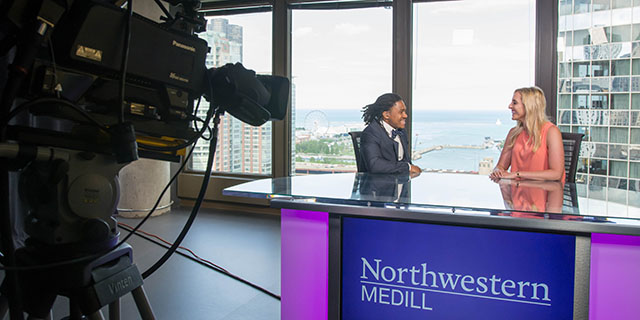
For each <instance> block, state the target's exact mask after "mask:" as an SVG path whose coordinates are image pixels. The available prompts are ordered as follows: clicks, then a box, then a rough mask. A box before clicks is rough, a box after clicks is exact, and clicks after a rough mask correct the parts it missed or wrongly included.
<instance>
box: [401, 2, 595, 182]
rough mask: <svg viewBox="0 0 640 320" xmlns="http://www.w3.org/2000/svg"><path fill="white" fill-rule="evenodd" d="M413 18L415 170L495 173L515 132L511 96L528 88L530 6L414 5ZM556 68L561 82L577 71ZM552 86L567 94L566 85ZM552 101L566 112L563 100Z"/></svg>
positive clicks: (532, 13)
mask: <svg viewBox="0 0 640 320" xmlns="http://www.w3.org/2000/svg"><path fill="white" fill-rule="evenodd" d="M413 12H414V41H413V44H414V62H413V65H414V68H415V69H414V74H413V75H414V79H413V85H414V87H413V102H412V108H413V111H412V112H413V115H412V119H409V120H411V121H412V137H411V139H412V148H413V152H414V158H413V159H414V160H413V162H414V164H416V165H417V166H419V167H421V168H423V169H425V170H427V171H429V170H433V171H439V170H456V171H464V172H477V171H478V169H479V167H480V163H481V162H482V163H483V164H486V162H487V161H490V162H492V164H491V165H490V167H493V166H495V165H496V164H497V161H498V158H499V155H500V150H501V149H500V148H501V145H502V143H503V140H504V139H505V137H506V135H507V133H508V131H509V129H510V128H512V127H513V126H514V125H515V122H514V121H513V120H511V112H510V110H509V109H508V105H509V102H510V101H511V97H512V95H513V92H514V90H515V89H517V88H519V87H525V86H530V85H533V84H534V65H535V59H534V51H535V45H534V42H535V25H534V23H533V22H535V1H532V0H512V1H509V6H504V4H503V3H493V2H487V1H484V0H468V1H443V2H429V3H417V4H414V11H413ZM505 25H509V28H505V27H504V26H505ZM587 35H588V32H587ZM563 68H564V71H563V72H564V75H566V76H567V77H568V76H570V74H569V73H570V72H571V70H572V68H573V69H574V71H573V72H576V71H575V68H574V67H572V66H571V65H570V64H566V65H565V67H563ZM588 71H589V70H588V65H587V68H586V69H584V70H580V71H578V72H585V73H586V72H588ZM601 72H604V71H601ZM607 72H608V71H607ZM587 81H588V79H587ZM559 84H560V86H561V87H563V88H565V89H566V90H568V91H569V92H570V91H571V88H570V86H571V83H570V82H569V83H568V84H566V85H565V83H560V82H559ZM588 84H589V82H587V85H588ZM587 90H588V87H587ZM559 99H560V101H561V107H562V108H569V107H570V103H571V99H570V98H569V99H568V97H562V96H560V97H559ZM586 99H587V100H585V104H588V102H589V100H588V97H587V98H586ZM440 147H442V148H440Z"/></svg>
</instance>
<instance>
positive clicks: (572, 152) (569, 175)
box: [562, 132, 584, 183]
mask: <svg viewBox="0 0 640 320" xmlns="http://www.w3.org/2000/svg"><path fill="white" fill-rule="evenodd" d="M582 137H584V134H582V133H569V132H562V144H563V145H564V170H565V174H566V178H565V181H566V182H571V183H574V182H576V170H577V168H578V156H579V155H580V144H581V143H582Z"/></svg>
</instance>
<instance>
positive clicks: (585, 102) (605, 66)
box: [557, 0, 640, 204]
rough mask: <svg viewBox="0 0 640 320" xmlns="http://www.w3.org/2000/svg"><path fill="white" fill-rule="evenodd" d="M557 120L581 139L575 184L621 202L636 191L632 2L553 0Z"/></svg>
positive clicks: (638, 153)
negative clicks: (555, 3) (556, 3)
mask: <svg viewBox="0 0 640 320" xmlns="http://www.w3.org/2000/svg"><path fill="white" fill-rule="evenodd" d="M558 18H559V20H558V99H557V109H558V112H557V116H558V118H557V119H558V125H559V128H560V130H561V131H566V132H579V133H584V134H585V136H584V139H583V143H582V147H581V152H580V158H579V164H578V173H577V176H576V180H577V182H578V183H580V184H583V185H584V186H586V190H585V191H586V192H589V193H590V197H591V198H593V197H594V196H597V197H600V198H602V199H605V200H611V201H615V202H621V203H629V204H631V203H632V202H636V201H638V199H629V198H628V192H627V190H634V191H635V190H638V189H640V3H639V2H638V1H615V0H614V1H609V0H606V1H601V0H593V1H591V0H573V1H572V0H560V1H559V16H558Z"/></svg>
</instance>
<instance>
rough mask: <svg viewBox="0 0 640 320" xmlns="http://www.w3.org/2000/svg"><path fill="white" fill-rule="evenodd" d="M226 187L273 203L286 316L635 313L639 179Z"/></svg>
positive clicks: (324, 181)
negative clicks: (618, 182) (627, 182)
mask: <svg viewBox="0 0 640 320" xmlns="http://www.w3.org/2000/svg"><path fill="white" fill-rule="evenodd" d="M637 188H638V186H631V189H637ZM223 194H225V195H231V196H240V197H259V198H268V199H271V206H272V207H275V208H280V209H281V214H282V215H281V219H282V230H281V232H282V239H281V241H282V252H281V254H282V267H281V268H282V271H281V272H282V280H281V281H282V286H281V290H282V301H281V317H282V319H640V193H638V192H636V191H627V190H620V189H616V188H611V189H607V188H603V187H595V186H590V187H586V186H585V185H581V184H577V185H574V184H570V183H567V184H565V185H562V184H560V183H557V182H535V181H525V180H522V181H512V180H502V181H500V182H498V183H495V182H492V181H491V180H489V178H488V177H487V176H480V175H469V174H453V173H423V174H421V175H420V176H418V177H414V178H409V177H407V176H401V175H376V174H366V173H346V174H331V175H309V176H296V177H286V178H277V179H264V180H256V181H252V182H248V183H244V184H241V185H237V186H234V187H230V188H227V189H225V190H224V191H223Z"/></svg>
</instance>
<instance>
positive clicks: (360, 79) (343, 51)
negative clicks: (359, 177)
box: [292, 7, 392, 174]
mask: <svg viewBox="0 0 640 320" xmlns="http://www.w3.org/2000/svg"><path fill="white" fill-rule="evenodd" d="M391 13H392V12H391V10H390V9H387V8H383V7H377V8H364V9H351V10H294V11H293V15H292V21H293V26H292V29H293V35H292V73H293V89H292V90H293V93H292V98H293V99H295V101H292V105H295V107H293V106H292V108H293V109H294V110H292V115H293V119H294V120H293V130H294V132H295V141H292V144H293V145H294V147H293V148H292V149H293V150H294V157H293V158H294V159H295V160H294V164H293V166H292V167H293V171H294V173H295V174H307V173H334V172H349V171H351V172H353V171H356V164H355V155H354V152H353V146H352V143H351V138H350V136H349V135H348V132H349V131H356V130H362V129H364V123H363V121H362V112H361V109H362V107H364V106H365V105H367V104H370V103H373V102H374V101H375V99H376V98H377V97H378V96H379V95H381V94H383V93H386V92H391V55H392V51H391V40H392V39H391V33H392V25H391V23H392V15H391Z"/></svg>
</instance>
